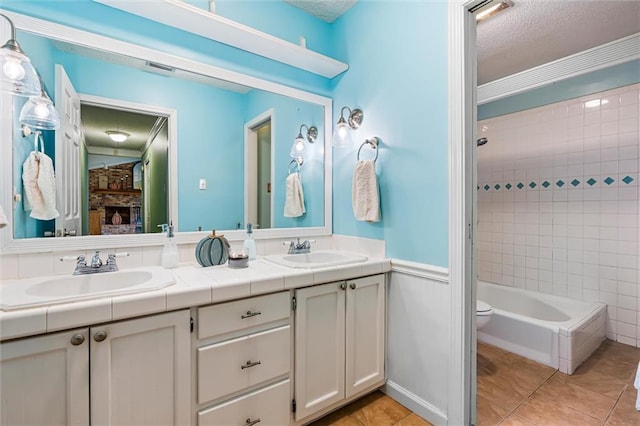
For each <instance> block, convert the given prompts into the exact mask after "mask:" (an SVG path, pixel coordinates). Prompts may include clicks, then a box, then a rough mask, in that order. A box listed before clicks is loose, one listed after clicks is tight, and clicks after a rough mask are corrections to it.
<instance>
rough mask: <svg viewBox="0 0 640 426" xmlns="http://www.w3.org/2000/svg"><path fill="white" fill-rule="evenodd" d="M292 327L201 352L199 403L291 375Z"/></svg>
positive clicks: (220, 344)
mask: <svg viewBox="0 0 640 426" xmlns="http://www.w3.org/2000/svg"><path fill="white" fill-rule="evenodd" d="M290 352H291V338H290V326H288V325H286V326H283V327H278V328H274V329H272V330H267V331H263V332H260V333H255V334H250V335H248V336H243V337H240V338H237V339H232V340H227V341H225V342H220V343H216V344H215V345H210V346H205V347H202V348H199V349H198V403H199V404H202V403H205V402H207V401H212V400H214V399H217V398H219V397H221V396H224V395H227V394H230V393H233V392H236V391H239V390H242V389H244V388H246V387H248V386H253V385H257V384H260V383H262V382H265V381H267V380H269V379H273V378H275V377H278V376H282V375H283V374H287V373H288V372H289V368H290V365H291V363H290Z"/></svg>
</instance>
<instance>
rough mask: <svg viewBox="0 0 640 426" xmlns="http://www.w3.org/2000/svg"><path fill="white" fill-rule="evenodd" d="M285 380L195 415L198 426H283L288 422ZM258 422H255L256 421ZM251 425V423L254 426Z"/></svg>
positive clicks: (288, 389) (288, 388) (288, 385)
mask: <svg viewBox="0 0 640 426" xmlns="http://www.w3.org/2000/svg"><path fill="white" fill-rule="evenodd" d="M290 393H291V385H290V382H289V379H287V380H284V381H282V382H279V383H276V384H274V385H271V386H269V387H266V388H264V389H260V390H258V391H256V392H252V393H250V394H247V395H243V396H241V397H240V398H236V399H233V400H231V401H228V402H225V403H223V404H220V405H217V406H215V407H211V408H208V409H205V410H201V411H200V412H198V425H199V426H220V425H225V426H246V425H253V424H255V425H257V426H266V425H271V426H283V425H288V424H289V420H290V412H291V410H290V406H291V396H290ZM258 419H259V420H260V421H259V422H256V421H257V420H258ZM254 422H255V423H254Z"/></svg>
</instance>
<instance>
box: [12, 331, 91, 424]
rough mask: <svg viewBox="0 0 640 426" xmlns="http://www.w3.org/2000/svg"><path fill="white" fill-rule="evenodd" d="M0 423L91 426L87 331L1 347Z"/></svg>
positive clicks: (50, 335) (30, 339)
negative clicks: (0, 403) (89, 425)
mask: <svg viewBox="0 0 640 426" xmlns="http://www.w3.org/2000/svg"><path fill="white" fill-rule="evenodd" d="M0 393H1V395H0V399H1V400H2V407H0V424H1V425H3V426H5V425H7V426H8V425H25V426H30V425H86V424H89V341H88V329H86V328H84V329H81V330H73V331H67V332H64V333H55V334H48V335H45V336H40V337H31V338H28V339H23V340H18V341H14V342H8V343H2V344H1V345H0Z"/></svg>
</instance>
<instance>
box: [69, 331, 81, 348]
mask: <svg viewBox="0 0 640 426" xmlns="http://www.w3.org/2000/svg"><path fill="white" fill-rule="evenodd" d="M83 343H84V336H83V335H82V334H74V335H73V336H71V344H72V345H73V346H79V345H81V344H83Z"/></svg>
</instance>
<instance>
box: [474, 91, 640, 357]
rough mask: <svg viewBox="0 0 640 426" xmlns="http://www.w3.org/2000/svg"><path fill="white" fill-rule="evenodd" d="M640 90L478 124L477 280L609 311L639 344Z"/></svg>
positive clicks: (613, 331) (613, 324) (623, 337)
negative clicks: (480, 141)
mask: <svg viewBox="0 0 640 426" xmlns="http://www.w3.org/2000/svg"><path fill="white" fill-rule="evenodd" d="M639 99H640V85H639V84H636V85H632V86H627V87H622V88H619V89H615V90H611V91H607V92H603V93H597V94H593V95H589V96H585V97H582V98H578V99H572V100H568V101H565V102H560V103H557V104H553V105H547V106H543V107H540V108H535V109H531V110H527V111H521V112H518V113H514V114H509V115H505V116H501V117H496V118H491V119H488V120H484V121H481V122H479V123H478V137H487V138H488V139H489V143H488V144H486V145H484V146H482V147H481V148H479V149H478V185H477V191H478V273H479V278H480V279H482V280H486V281H492V282H495V283H498V284H502V285H507V286H512V287H519V288H525V289H529V290H533V291H538V292H544V293H550V294H555V295H559V296H564V297H569V298H572V299H576V300H583V301H599V302H603V303H606V304H607V305H608V310H607V312H608V314H607V315H608V318H607V336H608V337H609V338H611V339H614V340H617V341H620V342H623V343H627V344H633V345H634V346H640V334H639V331H640V283H639V281H640V272H639V269H640V203H639V201H638V199H639V188H640V185H639V183H640V139H639V135H640V103H639Z"/></svg>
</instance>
